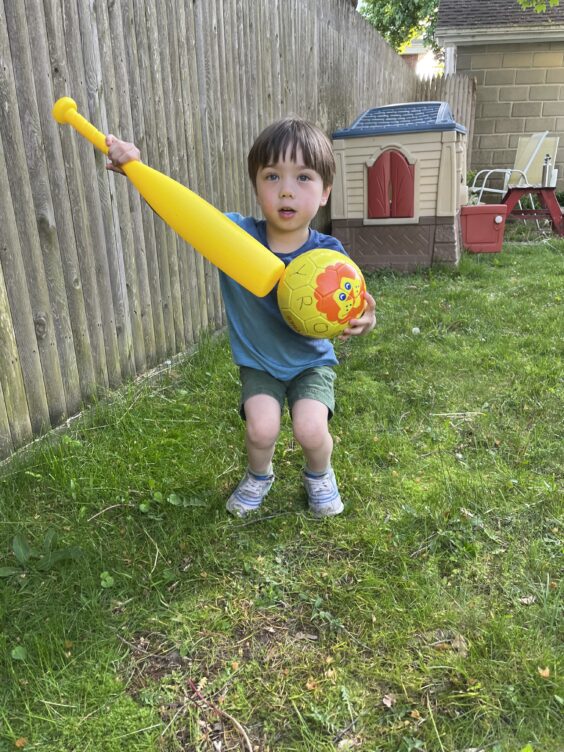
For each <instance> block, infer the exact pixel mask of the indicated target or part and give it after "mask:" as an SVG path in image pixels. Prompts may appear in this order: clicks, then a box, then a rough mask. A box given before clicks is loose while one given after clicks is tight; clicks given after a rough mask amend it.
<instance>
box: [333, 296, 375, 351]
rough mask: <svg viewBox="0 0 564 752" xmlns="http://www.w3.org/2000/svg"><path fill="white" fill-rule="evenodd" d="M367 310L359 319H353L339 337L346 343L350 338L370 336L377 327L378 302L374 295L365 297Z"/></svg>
mask: <svg viewBox="0 0 564 752" xmlns="http://www.w3.org/2000/svg"><path fill="white" fill-rule="evenodd" d="M365 300H366V308H365V309H364V313H363V314H362V316H361V317H360V318H359V319H351V320H350V321H349V325H348V326H347V328H346V329H345V330H344V331H343V333H342V334H341V335H340V336H339V339H340V340H342V341H344V340H347V339H348V338H349V337H358V335H360V334H368V332H371V331H372V330H373V329H374V327H375V326H376V301H375V300H374V298H373V297H372V295H371V294H370V293H369V292H367V293H366V295H365Z"/></svg>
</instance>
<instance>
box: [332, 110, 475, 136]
mask: <svg viewBox="0 0 564 752" xmlns="http://www.w3.org/2000/svg"><path fill="white" fill-rule="evenodd" d="M454 130H456V131H459V132H460V133H466V129H465V128H464V126H462V125H459V123H456V122H455V120H454V118H453V116H452V112H451V109H450V106H449V105H448V103H447V102H406V103H403V104H388V105H385V106H384V107H373V108H372V109H371V110H366V112H363V113H362V115H360V116H359V117H358V118H357V119H356V120H355V121H354V123H353V124H352V125H351V126H350V127H349V128H343V129H342V130H340V131H336V132H335V133H333V138H359V137H361V136H379V135H382V134H384V133H413V132H415V131H454Z"/></svg>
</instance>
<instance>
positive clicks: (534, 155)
mask: <svg viewBox="0 0 564 752" xmlns="http://www.w3.org/2000/svg"><path fill="white" fill-rule="evenodd" d="M558 141H559V137H558V136H549V135H548V131H544V132H543V133H533V134H531V135H530V136H521V137H520V138H519V141H518V143H517V152H516V154H515V164H514V165H513V167H507V168H505V167H501V168H500V167H497V168H494V169H491V170H480V171H479V172H478V173H476V176H475V177H474V180H473V182H472V185H471V187H470V194H471V195H474V194H477V198H478V203H481V202H482V196H483V195H484V193H493V194H497V195H498V196H500V200H501V199H502V198H503V196H505V194H506V193H507V189H508V188H510V187H519V188H526V187H527V186H539V185H541V175H542V166H543V164H544V160H545V157H546V156H547V155H548V156H550V158H551V161H552V166H553V167H554V165H555V162H556V152H557V150H558ZM500 180H501V184H502V187H501V188H499V187H495V186H496V185H497V186H499V185H500Z"/></svg>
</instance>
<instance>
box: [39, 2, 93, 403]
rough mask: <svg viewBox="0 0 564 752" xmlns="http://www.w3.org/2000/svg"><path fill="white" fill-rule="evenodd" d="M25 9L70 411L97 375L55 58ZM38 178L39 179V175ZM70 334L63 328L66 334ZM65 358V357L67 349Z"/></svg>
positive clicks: (43, 222) (45, 233) (45, 230)
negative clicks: (68, 347)
mask: <svg viewBox="0 0 564 752" xmlns="http://www.w3.org/2000/svg"><path fill="white" fill-rule="evenodd" d="M25 10H26V13H27V15H28V17H30V18H33V19H34V23H31V24H28V34H29V45H30V48H31V50H33V54H32V56H31V57H32V65H33V78H34V83H35V88H34V94H35V96H36V97H37V109H38V112H39V118H40V122H41V131H42V151H44V153H45V164H44V170H45V176H46V177H47V179H48V186H49V187H48V189H47V186H45V191H44V194H42V195H44V201H45V206H44V207H42V206H40V207H39V211H36V213H37V214H38V223H39V228H40V238H41V242H42V244H43V243H47V244H50V245H53V246H54V247H56V248H57V252H58V253H59V254H60V259H61V261H60V268H61V270H62V278H61V284H64V288H65V292H66V305H67V306H68V315H69V320H70V326H71V330H72V344H73V356H74V360H75V364H76V371H77V373H78V380H79V384H78V388H79V391H78V394H77V393H76V391H75V389H74V386H73V376H72V374H71V373H69V372H72V369H73V367H72V364H70V362H69V363H68V364H67V365H66V366H65V367H64V368H63V378H64V380H65V387H66V391H67V409H68V411H69V413H75V412H77V411H78V409H79V408H80V405H81V403H82V402H83V401H90V400H91V399H92V397H93V396H94V395H95V393H96V374H95V372H94V362H93V358H92V349H91V345H90V336H89V332H88V322H87V313H86V308H85V303H84V295H83V289H82V284H81V278H80V268H79V262H78V254H77V244H76V241H75V236H74V229H73V222H72V216H71V207H70V203H69V196H68V189H67V181H66V176H65V174H64V169H63V155H62V151H61V143H60V140H59V134H58V125H57V124H56V123H55V121H54V120H53V118H52V116H51V109H52V107H53V90H52V85H51V76H50V71H51V67H54V68H55V69H56V68H57V60H56V59H55V60H54V61H53V64H51V59H50V54H49V48H48V45H47V34H46V28H47V24H46V18H45V13H44V8H43V2H42V0H26V6H25ZM38 180H41V178H40V177H39V176H38ZM49 193H50V196H49ZM49 201H50V203H49ZM69 336H70V335H69V334H68V331H67V332H66V333H65V337H69ZM67 357H68V358H69V360H70V357H71V356H70V354H68V355H67Z"/></svg>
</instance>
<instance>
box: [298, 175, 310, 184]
mask: <svg viewBox="0 0 564 752" xmlns="http://www.w3.org/2000/svg"><path fill="white" fill-rule="evenodd" d="M298 180H299V181H300V182H302V183H307V182H308V180H311V178H310V176H309V175H300V176H299V177H298Z"/></svg>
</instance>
